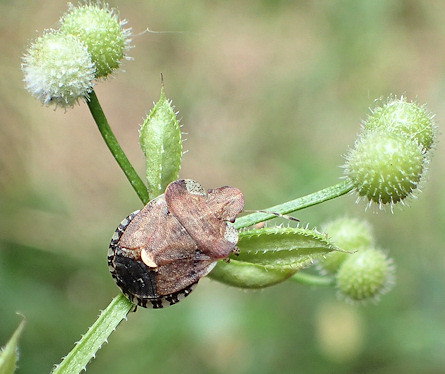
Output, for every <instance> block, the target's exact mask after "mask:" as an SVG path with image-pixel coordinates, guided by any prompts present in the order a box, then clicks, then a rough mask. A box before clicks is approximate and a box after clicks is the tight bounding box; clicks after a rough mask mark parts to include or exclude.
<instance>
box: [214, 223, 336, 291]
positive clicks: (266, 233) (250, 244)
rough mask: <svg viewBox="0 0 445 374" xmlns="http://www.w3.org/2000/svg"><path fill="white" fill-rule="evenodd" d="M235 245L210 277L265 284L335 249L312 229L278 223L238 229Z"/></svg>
mask: <svg viewBox="0 0 445 374" xmlns="http://www.w3.org/2000/svg"><path fill="white" fill-rule="evenodd" d="M238 248H239V250H240V253H239V255H238V256H235V255H232V257H231V259H230V262H229V263H227V262H224V261H220V262H219V263H218V264H217V265H216V267H215V269H214V270H213V271H212V272H211V273H210V274H209V276H210V277H211V278H212V279H215V280H218V281H220V282H223V283H226V284H229V285H231V286H236V287H242V288H262V287H267V286H271V285H274V284H276V283H280V282H283V281H284V280H286V279H287V278H289V277H291V276H292V275H293V274H295V273H296V272H297V271H299V270H301V269H304V268H306V267H308V266H310V265H312V264H313V263H314V262H315V261H316V260H318V259H320V258H322V257H323V256H324V255H326V254H327V253H329V252H331V251H334V250H337V249H338V248H337V247H336V246H335V245H334V244H333V243H331V242H330V241H329V240H328V238H326V236H325V235H322V234H320V233H318V232H316V231H313V230H308V229H302V228H282V227H270V228H269V227H268V228H263V229H256V230H248V231H242V232H240V234H239V241H238Z"/></svg>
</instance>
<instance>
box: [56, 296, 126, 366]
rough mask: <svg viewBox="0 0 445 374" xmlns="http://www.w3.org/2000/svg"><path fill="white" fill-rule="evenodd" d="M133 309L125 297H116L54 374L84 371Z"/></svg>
mask: <svg viewBox="0 0 445 374" xmlns="http://www.w3.org/2000/svg"><path fill="white" fill-rule="evenodd" d="M133 307H134V305H133V304H132V303H131V302H130V301H128V299H127V298H126V297H125V296H124V295H122V294H120V295H118V296H116V297H115V298H114V299H113V300H112V301H111V303H110V305H108V307H107V309H105V310H104V311H102V313H101V314H100V315H99V318H98V319H97V320H96V322H94V324H93V325H92V326H91V327H90V328H89V329H88V331H87V333H86V334H85V335H84V336H82V338H81V339H80V340H79V341H78V342H77V343H76V345H75V347H74V348H73V349H72V350H71V352H70V353H68V355H66V356H65V357H64V359H63V360H62V362H61V363H60V364H59V365H57V366H56V367H55V368H54V370H53V372H52V374H77V373H80V372H81V371H82V370H84V369H85V367H86V365H87V364H88V362H89V361H90V360H91V359H92V358H93V357H95V355H96V352H97V351H98V350H99V349H100V347H101V346H102V344H103V343H105V342H106V341H107V339H108V336H110V334H111V333H112V332H113V331H114V330H115V329H116V327H117V325H119V323H120V322H121V321H122V320H123V319H124V318H125V317H126V315H127V314H128V312H129V311H130V310H131V308H133Z"/></svg>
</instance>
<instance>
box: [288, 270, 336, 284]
mask: <svg viewBox="0 0 445 374" xmlns="http://www.w3.org/2000/svg"><path fill="white" fill-rule="evenodd" d="M289 279H292V280H293V281H295V282H298V283H301V284H305V285H308V286H332V285H333V284H334V278H331V277H320V276H318V275H312V274H308V273H305V272H298V273H295V274H294V275H292V276H291V277H290V278H289Z"/></svg>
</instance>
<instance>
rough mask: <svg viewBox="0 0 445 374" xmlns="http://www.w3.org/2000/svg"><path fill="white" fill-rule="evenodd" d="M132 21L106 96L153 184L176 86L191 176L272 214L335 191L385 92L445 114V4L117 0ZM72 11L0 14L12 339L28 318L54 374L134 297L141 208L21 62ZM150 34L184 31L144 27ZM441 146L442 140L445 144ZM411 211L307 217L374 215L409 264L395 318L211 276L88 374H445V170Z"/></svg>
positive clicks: (348, 205)
mask: <svg viewBox="0 0 445 374" xmlns="http://www.w3.org/2000/svg"><path fill="white" fill-rule="evenodd" d="M112 5H113V6H117V7H118V8H119V9H120V13H121V16H122V17H123V18H126V19H127V20H128V21H129V23H128V26H130V27H132V28H133V33H134V34H135V36H134V37H133V45H134V46H135V48H133V49H131V51H130V53H129V54H130V55H131V56H132V57H133V58H134V61H128V62H126V63H125V64H124V66H123V69H124V70H125V71H126V72H125V73H119V74H116V77H115V78H112V79H109V80H107V81H106V82H101V83H99V84H98V85H97V88H96V91H97V94H98V96H99V99H100V100H101V102H102V105H103V107H104V110H105V112H106V113H107V115H108V117H109V120H110V122H111V125H112V127H113V129H114V130H115V132H116V135H117V136H118V138H119V139H120V141H121V143H122V146H123V148H124V149H125V150H126V152H127V153H128V156H129V158H130V159H131V160H132V162H133V163H134V165H135V166H136V167H137V169H138V170H139V171H140V172H141V173H143V169H144V160H143V157H142V153H141V151H140V149H139V146H138V125H139V123H140V122H141V121H142V119H143V117H144V116H145V114H146V113H147V112H148V110H149V108H150V107H151V104H152V102H153V101H155V100H157V98H158V96H159V89H160V73H161V72H162V73H163V75H164V80H165V86H166V92H167V94H168V96H169V97H170V98H172V99H173V101H174V103H175V105H176V107H177V109H179V110H180V116H181V118H182V123H183V125H184V127H183V130H184V131H185V132H187V133H188V135H187V136H186V138H187V141H186V143H185V147H186V149H188V150H189V152H188V153H187V154H186V155H185V157H184V160H183V168H182V171H181V176H182V177H187V178H194V179H196V180H198V181H200V182H201V183H202V184H203V185H204V186H206V187H208V188H210V187H216V186H220V185H226V184H229V185H233V186H237V187H239V188H241V189H242V190H243V191H244V193H245V196H246V201H247V203H246V205H247V206H246V208H247V209H261V208H266V207H268V206H270V205H274V204H277V203H280V202H283V201H286V200H289V199H292V198H295V197H298V196H301V195H304V194H307V193H310V192H313V191H316V190H318V189H321V188H323V187H327V186H329V185H332V184H334V183H337V181H338V178H339V176H340V175H341V170H340V169H339V168H338V166H339V165H341V164H342V163H343V158H342V154H344V153H345V152H346V150H347V148H348V147H349V146H351V145H352V144H353V142H354V139H355V136H356V134H357V132H358V130H359V124H360V120H361V119H363V118H364V117H365V116H366V114H367V110H368V107H369V106H372V105H374V104H373V102H374V99H376V98H381V97H386V96H388V95H390V94H396V95H401V94H404V95H406V96H407V97H408V98H410V99H416V98H417V100H418V101H419V102H420V103H427V104H428V107H429V109H430V110H431V111H432V112H434V113H436V115H437V122H438V124H439V125H442V124H443V123H444V120H443V119H444V118H445V101H444V98H445V79H444V77H445V2H443V1H440V0H437V1H425V2H421V1H416V0H407V1H402V0H373V1H370V0H361V1H358V0H349V1H286V0H277V1H273V0H257V1H246V0H238V1H219V2H216V1H179V0H170V1H160V0H153V1H124V0H121V1H118V0H116V1H113V2H112ZM65 9H66V4H65V2H64V1H56V0H51V1H24V0H23V1H12V0H2V1H0V14H1V20H0V43H1V54H0V74H1V79H0V125H1V132H0V161H1V163H0V167H1V170H0V345H2V344H4V343H5V342H6V341H7V339H8V338H9V336H10V335H11V334H12V332H13V330H14V329H15V327H16V326H17V325H18V322H19V320H20V317H19V316H17V315H16V312H20V313H22V314H24V315H25V316H26V319H27V325H26V329H25V332H24V335H23V337H22V339H21V350H20V352H21V357H20V370H19V372H20V373H46V372H49V371H50V369H51V366H52V364H54V363H57V362H59V361H60V358H61V357H62V356H63V355H65V354H66V353H67V352H68V351H69V350H70V349H71V348H72V347H73V344H74V342H75V341H76V340H78V339H79V338H80V335H81V334H82V333H83V332H85V331H86V329H87V327H88V326H89V325H90V324H91V323H92V322H93V321H94V320H95V319H96V316H97V315H98V313H99V310H100V309H103V308H105V307H106V306H107V305H108V303H109V301H110V300H111V298H112V297H114V296H115V295H116V294H117V292H118V289H117V287H116V286H115V284H114V282H113V280H112V279H111V277H110V275H109V273H108V270H107V266H106V251H107V246H108V242H109V240H110V237H111V235H112V233H113V231H114V229H115V227H116V226H117V224H118V223H119V222H120V221H121V219H122V218H123V217H125V216H126V215H127V214H128V213H129V212H131V211H133V210H135V209H137V208H139V206H140V203H139V201H138V199H137V196H136V194H135V193H134V192H133V190H132V189H131V187H130V186H129V184H128V183H127V181H126V180H125V179H124V177H123V174H122V173H121V171H120V170H119V168H118V167H117V166H116V164H115V162H114V160H113V159H112V157H111V155H110V154H109V152H108V150H107V149H106V147H105V145H104V143H103V142H102V140H101V138H100V135H99V133H98V131H97V129H96V128H95V125H94V123H93V120H92V119H91V116H90V114H89V112H88V110H87V108H86V105H85V104H84V103H81V104H80V105H79V106H76V107H75V108H74V109H69V110H67V111H64V110H62V109H59V110H56V111H54V110H53V108H46V107H43V106H42V105H40V103H39V102H37V101H36V100H35V99H34V98H32V97H31V96H30V95H28V94H27V92H25V90H24V88H23V82H22V73H21V71H20V63H21V55H22V54H23V53H24V51H25V48H26V46H27V45H29V43H30V42H31V40H32V39H34V38H35V37H37V36H38V35H40V34H41V32H42V30H43V29H45V28H50V27H58V26H57V21H58V18H59V17H60V16H61V14H62V13H63V12H64V11H65ZM147 27H149V28H150V29H151V30H157V31H183V33H173V34H147V33H146V34H142V35H141V34H140V33H141V32H142V31H143V30H144V29H146V28H147ZM442 144H443V142H442ZM442 144H440V143H439V146H438V149H437V150H436V152H435V157H434V159H433V162H432V163H431V171H430V174H429V179H428V182H427V183H426V184H425V186H424V188H423V193H422V194H421V195H420V197H419V199H418V200H413V201H412V203H411V204H410V205H411V207H410V208H404V209H403V210H400V209H396V212H395V214H391V213H390V212H380V213H378V214H373V212H372V211H369V210H368V211H367V212H365V210H364V205H363V204H358V205H357V204H355V198H354V197H352V196H346V197H342V198H339V199H336V200H335V201H331V202H328V203H325V204H323V205H321V206H317V207H314V208H311V209H308V210H306V211H301V212H298V214H297V216H298V218H300V219H301V220H302V222H303V223H309V225H310V226H311V227H312V226H316V227H320V225H321V224H323V223H324V222H326V221H327V220H330V219H333V218H336V217H338V216H343V215H345V214H348V215H352V216H357V217H364V218H366V219H367V220H368V221H369V222H370V223H371V224H372V225H373V226H374V228H375V233H376V239H377V242H378V243H379V245H380V246H381V247H382V248H384V249H386V250H388V251H389V252H390V254H391V256H392V257H393V258H394V259H395V262H396V265H397V277H398V281H397V285H396V287H395V288H394V290H393V291H392V292H391V293H390V294H388V295H386V296H384V297H383V298H382V300H381V302H380V303H379V304H378V305H369V306H366V307H363V306H350V305H348V304H345V303H343V302H341V301H338V300H337V298H336V295H335V291H334V290H333V289H317V288H310V287H307V286H302V285H298V284H295V283H291V282H288V283H283V284H281V285H278V286H275V287H272V288H269V289H265V290H262V291H258V292H244V291H240V290H238V289H234V288H230V287H227V286H224V285H221V284H218V283H216V282H212V281H209V280H207V279H204V280H202V281H201V282H200V286H199V287H198V288H197V289H196V290H195V291H194V293H193V294H192V296H191V297H190V298H188V299H186V300H185V301H184V302H182V303H180V304H178V305H176V306H174V307H172V308H168V309H166V310H160V311H159V310H139V311H138V312H137V313H136V314H132V315H130V316H129V319H128V321H127V322H125V323H122V325H121V326H120V327H119V329H118V330H117V331H116V332H115V333H114V334H113V335H112V336H111V338H110V341H109V344H107V345H106V346H104V347H103V349H102V350H101V351H99V353H98V356H97V359H96V360H95V361H93V362H92V363H91V365H90V366H89V369H88V372H89V373H92V374H93V373H146V372H151V373H167V372H168V373H170V372H171V373H173V372H178V373H179V372H180V373H223V372H224V373H227V372H230V373H272V372H281V373H295V372H298V373H317V374H319V373H320V374H324V373H373V374H384V373H391V374H393V373H402V372H403V373H405V374H407V373H445V255H444V253H445V251H444V246H443V242H444V236H445V231H444V223H445V219H444V216H445V194H444V192H443V184H442V183H444V170H445V165H444V164H445V159H444V152H443V151H442V149H441V148H442Z"/></svg>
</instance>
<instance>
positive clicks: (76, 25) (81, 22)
mask: <svg viewBox="0 0 445 374" xmlns="http://www.w3.org/2000/svg"><path fill="white" fill-rule="evenodd" d="M60 23H61V26H60V30H61V31H63V32H65V33H67V34H71V35H74V36H76V37H78V38H79V39H80V40H81V41H82V42H83V43H85V45H86V46H87V47H88V51H89V52H90V54H91V58H92V60H93V63H94V64H95V65H96V77H97V78H101V77H106V76H107V75H109V74H110V73H111V72H112V71H113V70H115V69H117V68H118V67H119V66H120V64H121V62H122V59H123V58H126V51H127V50H128V48H129V46H130V42H131V39H130V35H131V30H130V29H125V28H124V25H125V24H126V21H125V20H123V21H120V20H119V17H118V15H117V11H116V10H115V9H112V8H110V7H109V6H108V5H107V4H105V3H85V4H83V5H79V6H73V5H72V4H70V8H69V10H68V12H67V13H66V14H65V15H64V16H63V17H62V18H61V20H60Z"/></svg>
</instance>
